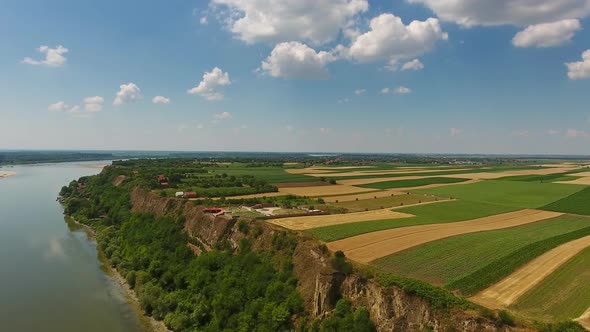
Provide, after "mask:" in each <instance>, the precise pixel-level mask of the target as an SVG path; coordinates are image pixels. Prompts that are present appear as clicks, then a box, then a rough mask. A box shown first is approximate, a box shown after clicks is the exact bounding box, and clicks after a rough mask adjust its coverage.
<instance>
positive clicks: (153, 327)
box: [66, 216, 172, 332]
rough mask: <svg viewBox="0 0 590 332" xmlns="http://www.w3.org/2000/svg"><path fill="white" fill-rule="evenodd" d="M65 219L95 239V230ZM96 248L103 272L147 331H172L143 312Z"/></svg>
mask: <svg viewBox="0 0 590 332" xmlns="http://www.w3.org/2000/svg"><path fill="white" fill-rule="evenodd" d="M66 221H69V222H72V223H73V224H75V225H76V226H79V227H81V228H83V229H84V230H85V231H86V234H88V236H89V237H90V238H91V239H94V240H95V239H96V231H95V230H94V229H93V228H92V227H90V226H88V225H85V224H82V223H80V222H78V221H77V220H76V219H74V218H72V217H70V216H66ZM96 250H97V251H98V255H99V259H100V261H101V262H103V264H104V268H105V272H106V273H107V274H108V276H109V277H111V278H113V280H114V281H115V282H116V283H117V284H118V285H119V287H121V289H122V290H123V292H124V293H125V297H126V298H127V302H128V303H129V304H130V305H131V306H133V308H134V309H135V310H136V311H137V313H138V314H139V315H140V319H141V320H142V321H143V322H144V323H145V325H146V327H147V328H148V329H149V331H148V332H172V331H171V330H169V329H168V328H167V327H166V325H165V324H164V322H163V321H159V320H156V319H154V318H153V317H150V316H147V315H146V314H145V312H144V311H143V310H142V309H141V304H140V303H139V298H138V297H137V294H136V293H135V291H134V290H133V289H131V287H130V286H129V283H127V280H125V278H124V277H123V275H121V273H119V271H118V270H117V269H115V268H113V267H112V266H111V265H110V263H109V261H108V259H107V258H106V257H105V256H104V254H103V253H102V251H101V250H100V248H98V246H97V247H96Z"/></svg>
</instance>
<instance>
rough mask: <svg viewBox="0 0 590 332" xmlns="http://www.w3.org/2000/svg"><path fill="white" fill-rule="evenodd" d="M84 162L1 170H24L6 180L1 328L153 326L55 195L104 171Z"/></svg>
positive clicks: (0, 226)
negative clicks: (68, 219) (67, 217)
mask: <svg viewBox="0 0 590 332" xmlns="http://www.w3.org/2000/svg"><path fill="white" fill-rule="evenodd" d="M94 163H96V162H94ZM81 164H83V163H75V164H74V163H64V164H45V165H35V166H16V167H11V168H0V170H8V171H16V173H17V174H16V176H12V177H8V178H0V331H44V332H53V331H55V332H58V331H59V332H70V331H71V332H79V331H85V332H94V331H96V332H104V331H109V332H117V331H131V332H135V331H147V330H149V327H148V326H149V324H148V323H147V322H146V320H145V319H144V318H142V317H141V316H140V315H139V314H138V311H137V308H135V307H134V306H132V305H131V304H129V303H128V301H127V297H126V294H125V292H124V291H123V289H122V288H121V287H120V286H119V285H118V284H117V282H116V281H115V280H114V279H113V278H112V277H111V276H109V274H108V273H107V272H106V269H105V266H104V265H103V262H101V260H100V259H99V256H98V253H97V250H96V243H95V242H94V240H93V239H92V238H91V237H89V236H88V234H87V233H86V232H85V231H84V229H80V227H76V225H75V224H74V225H72V224H70V225H68V223H66V221H65V220H64V217H63V214H62V207H61V205H60V204H59V203H58V202H56V201H55V199H56V196H57V194H58V192H59V190H60V188H61V187H62V186H63V185H65V184H67V183H69V182H70V181H71V180H73V179H77V178H79V177H80V176H84V175H92V174H96V173H98V172H99V171H100V169H96V168H88V167H82V166H81Z"/></svg>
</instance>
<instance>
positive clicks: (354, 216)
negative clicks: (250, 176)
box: [269, 209, 413, 230]
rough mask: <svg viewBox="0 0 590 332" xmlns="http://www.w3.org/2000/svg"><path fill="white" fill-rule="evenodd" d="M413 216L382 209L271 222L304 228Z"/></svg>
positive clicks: (297, 228)
mask: <svg viewBox="0 0 590 332" xmlns="http://www.w3.org/2000/svg"><path fill="white" fill-rule="evenodd" d="M409 217H413V215H411V214H407V213H401V212H394V211H391V210H390V209H381V210H373V211H365V212H355V213H346V214H329V215H323V216H305V217H292V218H282V219H272V220H269V222H270V223H272V224H275V225H279V226H283V227H285V228H289V229H293V230H304V229H310V228H316V227H323V226H332V225H340V224H348V223H353V222H360V221H370V220H386V219H397V218H409Z"/></svg>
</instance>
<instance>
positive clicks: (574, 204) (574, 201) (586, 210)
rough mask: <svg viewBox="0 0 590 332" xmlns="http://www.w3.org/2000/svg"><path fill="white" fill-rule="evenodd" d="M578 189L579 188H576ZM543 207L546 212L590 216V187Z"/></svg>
mask: <svg viewBox="0 0 590 332" xmlns="http://www.w3.org/2000/svg"><path fill="white" fill-rule="evenodd" d="M576 187H577V186H576ZM581 188H583V189H582V190H580V191H578V192H576V193H574V194H572V195H570V196H568V197H564V198H562V199H560V200H558V201H555V202H553V203H549V204H547V205H545V206H544V207H543V209H544V210H549V211H559V212H566V213H574V214H583V215H590V187H581Z"/></svg>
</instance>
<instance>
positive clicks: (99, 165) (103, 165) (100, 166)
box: [80, 164, 108, 169]
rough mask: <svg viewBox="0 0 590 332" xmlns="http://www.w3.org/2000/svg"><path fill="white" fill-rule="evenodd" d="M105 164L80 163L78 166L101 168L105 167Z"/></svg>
mask: <svg viewBox="0 0 590 332" xmlns="http://www.w3.org/2000/svg"><path fill="white" fill-rule="evenodd" d="M107 166H108V165H107V164H80V167H84V168H96V169H103V168H105V167H107Z"/></svg>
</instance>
